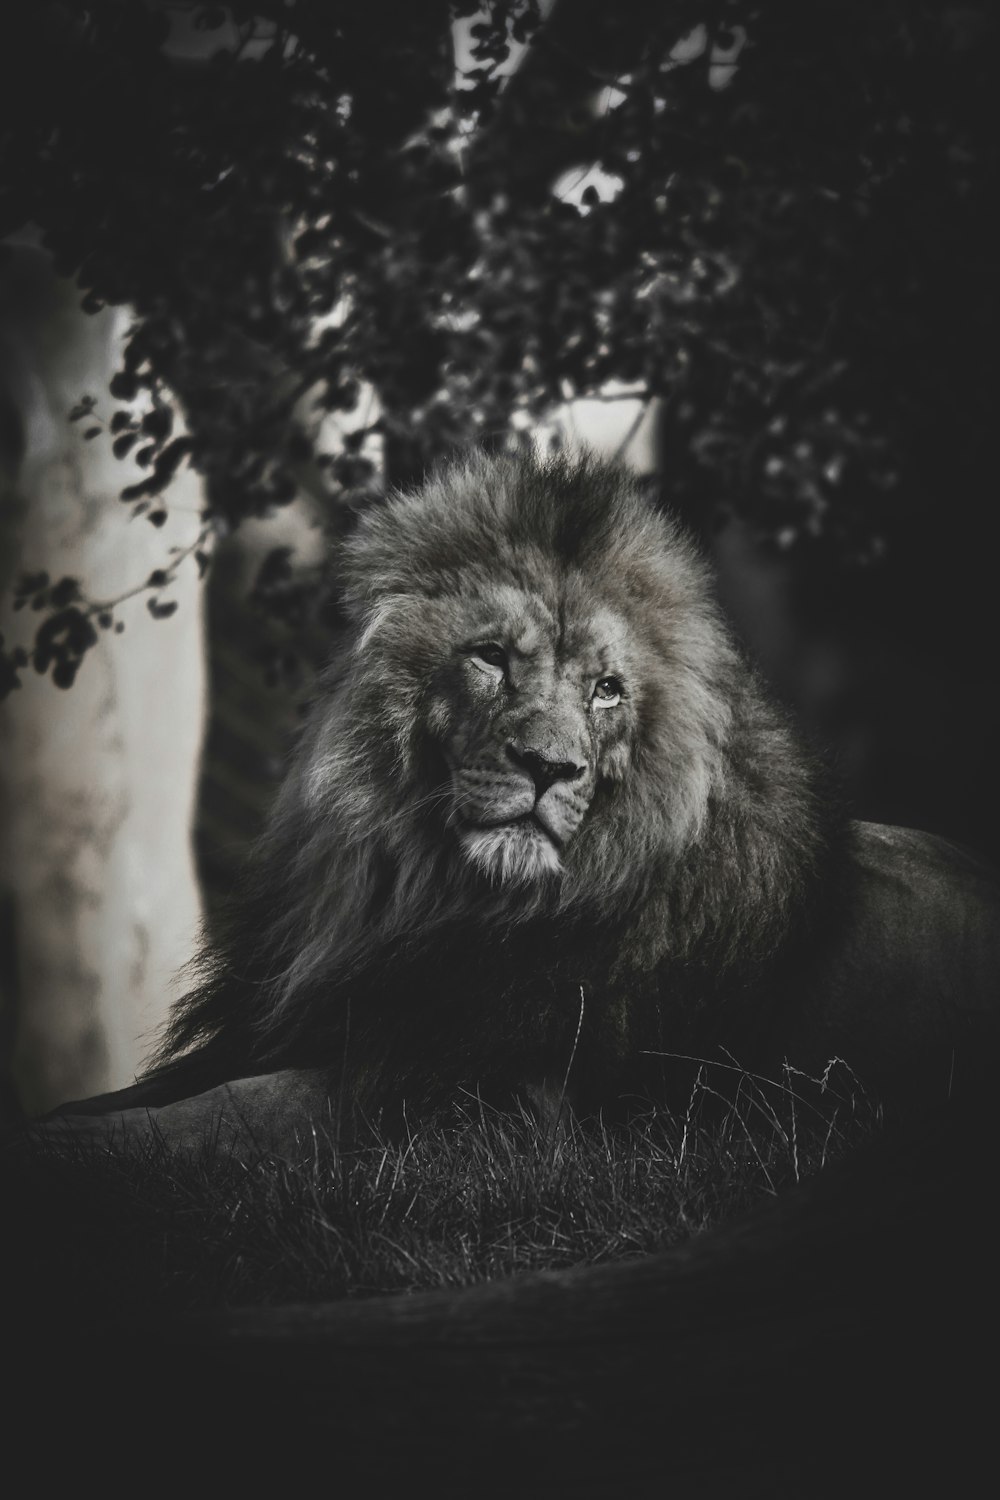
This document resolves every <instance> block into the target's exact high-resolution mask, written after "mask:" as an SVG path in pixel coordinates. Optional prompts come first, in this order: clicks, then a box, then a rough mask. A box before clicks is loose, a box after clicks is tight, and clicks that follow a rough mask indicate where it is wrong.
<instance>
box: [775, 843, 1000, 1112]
mask: <svg viewBox="0 0 1000 1500" xmlns="http://www.w3.org/2000/svg"><path fill="white" fill-rule="evenodd" d="M852 832H853V840H852V847H851V851H850V859H849V868H848V871H847V878H846V880H845V881H844V882H843V889H842V894H841V896H840V898H839V907H838V909H837V910H833V911H831V912H830V913H829V914H828V921H827V922H826V924H825V927H824V929H823V936H822V937H821V938H820V939H819V941H818V942H817V944H816V945H815V947H814V948H813V950H812V951H811V952H810V953H809V954H808V955H807V957H806V962H805V964H804V965H803V966H802V968H801V969H800V970H799V971H798V972H797V973H796V974H795V975H794V976H793V977H792V979H791V980H790V982H789V984H788V993H787V997H786V1005H785V1009H784V1013H783V1018H782V1022H781V1026H780V1030H781V1036H780V1038H779V1040H780V1042H781V1044H782V1046H783V1048H784V1051H785V1053H786V1055H787V1056H788V1057H789V1059H790V1060H791V1061H792V1062H794V1063H795V1064H796V1065H798V1066H802V1067H804V1068H806V1069H809V1068H813V1067H822V1066H823V1064H824V1063H825V1062H826V1061H827V1060H828V1059H829V1058H831V1057H834V1056H838V1057H842V1058H844V1059H846V1060H847V1061H848V1063H850V1064H851V1066H852V1067H854V1069H855V1071H856V1072H857V1073H858V1076H859V1078H860V1079H861V1081H862V1082H863V1083H864V1084H865V1085H866V1086H867V1087H869V1088H871V1089H872V1090H873V1091H874V1092H875V1093H877V1094H880V1095H884V1096H885V1097H886V1098H888V1099H889V1100H892V1101H897V1102H899V1103H901V1104H904V1105H905V1104H908V1103H914V1104H921V1105H922V1104H927V1103H933V1102H934V1101H935V1100H936V1099H944V1098H947V1097H949V1095H951V1094H954V1093H956V1092H964V1091H966V1090H967V1089H968V1088H970V1087H971V1086H973V1084H976V1085H978V1084H980V1083H982V1082H983V1081H984V1080H985V1079H987V1078H988V1077H989V1076H990V1075H991V1073H992V1075H993V1076H995V1069H996V1066H997V1064H998V1063H1000V878H998V876H997V873H996V871H995V870H994V869H993V868H992V867H991V866H990V865H989V864H988V863H987V862H986V861H985V860H983V859H981V858H980V857H979V856H978V855H976V854H974V853H973V852H972V851H970V850H968V849H966V848H963V847H962V846H960V845H958V844H954V843H951V842H950V841H949V840H947V839H943V838H940V837H937V836H936V835H934V834H929V833H923V832H919V831H917V830H914V829H909V828H897V827H890V826H886V825H882V824H875V823H856V824H854V825H853V829H852Z"/></svg>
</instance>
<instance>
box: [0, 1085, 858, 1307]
mask: <svg viewBox="0 0 1000 1500" xmlns="http://www.w3.org/2000/svg"><path fill="white" fill-rule="evenodd" d="M716 1066H717V1065H716ZM727 1071H728V1072H730V1073H731V1075H732V1076H731V1079H730V1081H729V1083H728V1084H727V1088H726V1092H725V1095H723V1093H722V1092H721V1090H720V1089H719V1088H718V1087H716V1086H715V1084H714V1083H713V1081H712V1080H713V1078H715V1079H717V1078H718V1075H717V1074H714V1073H713V1074H709V1072H708V1071H707V1070H702V1071H700V1072H699V1075H698V1079H697V1082H696V1084H695V1087H694V1089H693V1090H692V1093H691V1097H690V1099H689V1101H688V1105H687V1108H686V1109H685V1110H684V1111H682V1112H676V1113H667V1112H664V1111H649V1112H647V1113H644V1114H639V1115H637V1116H635V1117H634V1118H633V1119H632V1120H631V1121H630V1122H629V1123H628V1124H622V1125H615V1126H611V1125H609V1124H605V1123H602V1122H601V1121H600V1120H598V1121H591V1122H586V1123H583V1124H581V1123H579V1122H577V1121H574V1120H572V1119H571V1120H569V1121H568V1122H564V1123H563V1125H562V1126H561V1127H560V1128H559V1130H558V1131H556V1132H553V1131H552V1130H546V1129H545V1128H543V1127H542V1126H541V1125H539V1123H538V1122H537V1121H536V1120H535V1118H534V1117H533V1116H532V1115H529V1114H527V1113H524V1112H521V1113H513V1114H511V1113H500V1112H497V1111H493V1110H487V1109H486V1108H484V1107H483V1106H482V1105H481V1104H480V1103H479V1102H478V1101H477V1100H475V1099H469V1100H467V1101H466V1104H465V1106H464V1107H463V1108H461V1109H460V1110H458V1111H457V1112H456V1116H455V1118H454V1119H452V1120H450V1121H449V1122H448V1123H435V1124H427V1125H423V1126H420V1127H414V1128H413V1129H412V1130H411V1131H410V1132H409V1133H408V1134H407V1136H406V1138H405V1139H404V1140H401V1141H390V1140H387V1139H383V1138H382V1137H381V1136H380V1135H379V1132H378V1131H377V1129H373V1130H372V1131H371V1134H370V1138H369V1139H366V1141H365V1142H364V1143H363V1144H361V1145H359V1146H357V1147H356V1148H355V1149H353V1150H352V1151H350V1152H338V1151H337V1150H336V1149H334V1148H333V1147H332V1146H331V1145H330V1143H329V1142H328V1141H326V1140H324V1139H323V1138H321V1137H319V1136H317V1138H316V1140H315V1141H314V1143H313V1149H312V1151H311V1153H310V1154H309V1156H308V1159H306V1160H304V1161H300V1162H296V1163H292V1162H289V1161H287V1160H283V1159H281V1158H278V1157H275V1156H272V1155H266V1154H265V1155H261V1156H260V1157H258V1158H257V1159H256V1160H252V1161H240V1160H237V1159H235V1158H233V1157H227V1156H225V1155H224V1154H222V1153H220V1152H212V1151H208V1150H206V1151H205V1152H203V1153H201V1154H200V1155H197V1156H192V1155H190V1154H181V1153H178V1152H174V1151H171V1150H169V1149H168V1148H167V1146H166V1145H165V1144H164V1143H163V1142H162V1141H157V1140H153V1141H152V1142H149V1143H147V1144H145V1145H143V1146H141V1147H134V1146H133V1147H131V1148H129V1149H127V1150H121V1149H119V1150H116V1151H109V1150H104V1151H101V1152H95V1151H94V1149H93V1148H83V1147H79V1146H74V1145H73V1144H72V1143H70V1144H69V1145H66V1144H60V1145H58V1146H56V1145H49V1144H46V1145H44V1146H42V1147H40V1148H38V1149H37V1150H33V1151H32V1152H31V1154H30V1157H28V1158H26V1159H24V1160H22V1161H20V1162H19V1163H18V1165H17V1169H16V1170H15V1172H14V1174H13V1176H14V1181H13V1182H12V1183H9V1184H8V1185H7V1196H8V1200H10V1197H11V1194H13V1204H12V1205H11V1204H10V1201H9V1204H8V1206H9V1207H11V1206H12V1207H13V1212H12V1214H11V1217H10V1218H9V1219H8V1223H12V1224H14V1225H16V1226H17V1232H16V1233H15V1236H14V1239H15V1242H16V1243H17V1244H19V1245H20V1247H21V1250H22V1252H23V1255H22V1261H23V1263H22V1265H21V1266H20V1267H19V1270H18V1277H19V1281H18V1283H17V1284H19V1285H20V1286H21V1288H22V1293H23V1296H24V1297H25V1298H27V1299H28V1301H29V1302H31V1303H33V1304H34V1306H35V1308H36V1309H37V1308H39V1307H43V1306H44V1308H45V1309H46V1313H47V1316H50V1317H52V1318H55V1319H58V1320H60V1321H62V1322H65V1321H66V1320H67V1319H69V1320H71V1321H72V1320H74V1319H81V1318H82V1319H85V1320H87V1321H89V1322H91V1323H92V1322H94V1321H98V1322H99V1321H101V1320H102V1319H110V1320H112V1321H121V1320H123V1319H124V1320H128V1319H130V1318H133V1317H140V1318H141V1317H144V1316H146V1315H162V1314H164V1313H167V1314H174V1313H184V1312H193V1311H197V1310H200V1309H204V1308H211V1307H218V1306H223V1305H226V1306H237V1305H248V1304H257V1305H261V1304H278V1303H282V1302H290V1301H296V1302H303V1301H305V1302H308V1301H320V1300H322V1301H328V1300H332V1299H336V1298H342V1297H367V1296H372V1295H376V1294H383V1293H392V1292H396V1293H398V1292H408V1291H415V1290H425V1289H431V1288H441V1287H461V1286H468V1285H471V1284H474V1283H476V1282H481V1281H486V1280H490V1279H497V1278H502V1277H508V1276H511V1275H514V1274H516V1273H518V1272H524V1271H537V1270H557V1269H563V1268H566V1267H570V1266H577V1265H583V1264H594V1263H596V1262H600V1261H607V1260H611V1259H620V1258H623V1257H628V1256H637V1255H641V1254H644V1253H647V1252H650V1251H655V1250H660V1249H664V1248H667V1247H669V1246H673V1245H676V1244H679V1243H680V1242H682V1241H684V1240H686V1239H688V1238H690V1237H691V1236H692V1235H695V1234H699V1233H701V1232H702V1231H704V1230H706V1229H709V1228H711V1227H713V1226H714V1225H716V1224H719V1223H721V1222H723V1221H724V1220H726V1219H728V1218H732V1217H734V1216H737V1215H740V1214H742V1213H744V1212H746V1211H747V1210H749V1209H750V1208H752V1207H753V1206H754V1205H755V1204H757V1203H758V1202H760V1201H761V1200H762V1199H764V1198H766V1197H768V1196H771V1195H774V1194H776V1193H779V1192H781V1191H782V1190H783V1189H785V1188H787V1187H788V1186H790V1185H791V1184H793V1183H794V1182H796V1181H798V1180H800V1179H802V1178H804V1177H807V1176H810V1175H812V1174H814V1173H815V1172H817V1171H820V1170H822V1168H823V1167H824V1166H825V1165H826V1164H827V1163H828V1162H830V1161H831V1160H833V1159H835V1158H837V1157H839V1156H841V1155H843V1154H844V1152H845V1151H847V1150H848V1149H850V1148H852V1147H853V1146H856V1145H857V1144H859V1143H860V1142H861V1141H862V1140H863V1139H864V1138H866V1137H867V1136H869V1135H870V1134H871V1133H872V1132H873V1131H874V1130H875V1129H876V1128H877V1127H878V1123H879V1118H878V1111H877V1110H876V1109H875V1108H874V1107H873V1106H872V1104H871V1102H870V1101H869V1100H868V1099H867V1098H866V1097H865V1095H864V1094H863V1093H862V1092H861V1091H860V1090H858V1088H857V1086H856V1084H855V1082H854V1080H853V1078H852V1077H851V1076H850V1075H849V1074H848V1073H847V1072H846V1070H843V1068H842V1067H838V1068H831V1069H828V1070H827V1074H826V1075H825V1077H824V1079H823V1080H820V1081H817V1080H807V1079H805V1078H804V1077H803V1075H801V1074H795V1073H793V1072H792V1071H791V1070H787V1071H786V1073H785V1076H784V1078H783V1079H781V1080H780V1081H776V1082H769V1081H766V1080H763V1079H759V1078H756V1077H753V1076H751V1075H749V1074H746V1073H742V1072H740V1070H738V1069H732V1070H727ZM733 1081H735V1088H733V1086H732V1083H733Z"/></svg>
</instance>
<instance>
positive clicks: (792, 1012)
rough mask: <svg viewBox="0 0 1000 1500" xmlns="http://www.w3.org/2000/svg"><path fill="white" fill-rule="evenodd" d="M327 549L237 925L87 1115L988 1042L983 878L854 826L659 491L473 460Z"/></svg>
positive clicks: (984, 1047)
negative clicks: (303, 687) (300, 707)
mask: <svg viewBox="0 0 1000 1500" xmlns="http://www.w3.org/2000/svg"><path fill="white" fill-rule="evenodd" d="M336 567H337V569H338V585H339V590H340V596H341V598H342V600H343V604H344V609H345V611H346V616H347V620H348V625H347V628H346V630H345V632H344V636H343V639H342V640H341V641H340V643H339V646H338V649H337V650H336V653H335V655H334V656H333V659H332V660H331V661H330V663H329V665H328V666H327V668H326V669H325V671H324V672H323V673H322V675H321V676H320V678H319V680H318V683H317V685H316V692H315V701H314V704H313V707H312V710H311V713H310V715H309V717H308V720H307V722H306V725H305V728H304V731H303V733H302V735H301V738H300V740H299V742H298V745H297V748H296V749H295V752H294V755H293V757H292V760H291V764H290V767H289V770H288V773H287V776H286V778H285V780H284V783H283V785H282V787H281V790H280V793H279V795H278V797H277V801H276V806H275V808H274V811H273V814H272V816H271V819H270V822H269V825H268V827H267V829H266V832H265V833H264V835H263V837H262V839H261V841H260V843H259V846H258V847H257V848H256V850H255V852H254V854H253V857H252V859H251V861H250V863H249V865H248V868H247V870H246V873H245V876H244V878H243V881H242V883H241V886H240V889H239V890H238V892H237V893H236V896H235V899H234V902H233V907H232V912H231V915H230V918H229V921H228V925H227V927H226V930H225V932H224V934H223V936H222V938H221V940H220V941H219V942H218V943H217V944H216V945H215V946H214V947H213V948H212V949H211V951H209V952H208V953H207V954H206V955H205V956H204V958H203V959H202V960H201V966H200V971H199V977H198V982H197V984H196V985H195V987H194V988H193V989H192V990H191V991H190V992H189V993H188V994H187V996H186V997H185V998H184V999H183V1000H182V1001H181V1002H180V1003H179V1004H178V1005H177V1007H176V1008H175V1010H174V1012H173V1014H172V1016H171V1019H170V1021H169V1023H168V1027H167V1030H166V1033H165V1036H164V1038H163V1043H162V1047H161V1050H160V1053H159V1055H158V1057H157V1060H156V1062H155V1064H154V1066H153V1067H152V1069H151V1070H150V1072H149V1073H148V1074H147V1075H146V1076H145V1077H144V1078H142V1079H140V1080H139V1082H138V1083H137V1084H136V1085H135V1086H133V1087H132V1088H131V1089H126V1090H123V1091H120V1092H118V1093H117V1094H114V1095H105V1096H102V1097H101V1098H100V1099H98V1100H94V1101H88V1102H85V1103H83V1104H77V1105H70V1106H64V1107H63V1110H62V1111H61V1112H59V1116H58V1118H59V1120H61V1122H62V1124H63V1125H64V1126H65V1125H67V1123H68V1124H70V1125H72V1124H74V1122H75V1125H76V1126H77V1127H79V1128H81V1129H84V1128H87V1122H88V1119H89V1128H91V1129H94V1130H96V1129H100V1128H101V1127H102V1126H103V1125H106V1124H107V1123H108V1122H110V1121H114V1122H117V1124H118V1125H124V1126H126V1127H127V1126H129V1125H131V1126H133V1127H134V1128H137V1129H138V1128H140V1127H143V1128H149V1126H150V1125H151V1124H155V1125H156V1127H157V1128H158V1129H159V1130H161V1131H165V1132H166V1133H167V1134H168V1135H172V1136H174V1137H176V1138H178V1139H185V1140H189V1139H193V1138H195V1137H196V1136H197V1135H198V1134H199V1133H204V1131H205V1129H206V1128H207V1127H206V1122H207V1121H209V1120H214V1121H216V1122H217V1121H218V1120H219V1118H220V1117H222V1116H224V1115H226V1113H227V1111H228V1118H230V1119H231V1120H237V1121H238V1122H239V1125H240V1127H241V1128H245V1129H246V1130H247V1131H248V1132H249V1133H250V1134H252V1135H253V1136H254V1139H257V1140H262V1139H263V1140H275V1139H278V1138H279V1137H280V1136H281V1134H282V1131H283V1130H284V1131H285V1133H286V1135H287V1133H288V1132H292V1133H295V1132H301V1130H303V1129H308V1128H309V1127H310V1125H311V1124H314V1123H315V1122H316V1120H317V1119H323V1118H325V1119H327V1120H329V1119H330V1118H332V1117H334V1116H335V1118H336V1120H337V1122H338V1124H342V1123H343V1120H344V1119H345V1118H347V1117H348V1116H349V1117H350V1118H352V1119H357V1118H368V1117H375V1116H378V1117H379V1118H382V1119H384V1120H391V1119H393V1118H395V1119H401V1118H403V1117H404V1116H405V1117H406V1118H408V1119H412V1118H416V1117H418V1116H420V1115H422V1114H424V1113H430V1112H435V1111H440V1110H442V1109H447V1108H448V1107H449V1106H450V1105H451V1104H453V1103H454V1102H455V1101H456V1100H459V1099H470V1098H471V1099H478V1100H485V1101H489V1102H497V1101H498V1102H500V1103H502V1102H503V1101H510V1100H512V1099H513V1100H517V1099H521V1100H527V1101H529V1102H530V1103H531V1104H532V1106H533V1107H535V1108H537V1109H539V1110H540V1111H541V1112H542V1113H543V1114H544V1113H546V1111H547V1112H548V1113H549V1114H552V1113H553V1112H556V1113H558V1112H559V1111H561V1110H562V1108H563V1107H564V1103H565V1104H568V1105H569V1106H570V1107H572V1109H573V1110H575V1111H576V1112H578V1113H579V1114H587V1113H593V1112H596V1111H602V1112H612V1113H613V1112H615V1111H616V1110H627V1109H629V1108H631V1107H635V1106H636V1105H637V1104H638V1103H640V1102H641V1103H642V1104H644V1105H645V1104H648V1103H650V1102H652V1103H654V1104H656V1103H660V1102H662V1103H667V1104H670V1103H676V1102H677V1101H678V1100H680V1099H682V1098H683V1096H684V1091H685V1090H687V1089H689V1088H690V1083H691V1067H692V1066H694V1064H692V1063H689V1062H688V1061H687V1060H688V1059H697V1060H702V1059H713V1058H714V1059H718V1060H720V1061H721V1062H722V1063H723V1064H725V1065H727V1066H728V1065H732V1066H733V1069H734V1072H735V1073H738V1071H739V1070H740V1069H749V1070H756V1071H760V1072H762V1073H764V1074H774V1073H775V1071H776V1070H780V1069H781V1068H782V1067H791V1068H793V1069H795V1070H798V1071H800V1072H801V1073H802V1074H804V1075H806V1074H808V1075H810V1076H815V1077H817V1078H822V1077H824V1076H825V1074H824V1072H823V1070H824V1068H825V1067H826V1065H827V1064H828V1063H829V1062H830V1060H831V1059H834V1058H837V1059H841V1060H843V1061H844V1062H845V1063H846V1064H847V1065H848V1067H849V1068H850V1069H851V1070H852V1071H853V1074H854V1075H855V1076H856V1078H857V1079H858V1080H859V1082H860V1085H861V1086H862V1087H864V1088H865V1089H866V1090H869V1091H870V1092H872V1093H873V1094H874V1095H875V1096H877V1097H878V1098H879V1099H880V1100H884V1101H885V1104H886V1107H887V1108H889V1109H894V1108H899V1109H901V1110H905V1109H907V1108H909V1107H911V1106H912V1105H914V1104H916V1103H922V1102H925V1101H929V1100H932V1099H936V1098H938V1097H944V1096H945V1095H946V1094H947V1093H948V1092H950V1091H954V1089H955V1088H956V1087H959V1086H961V1087H966V1086H970V1087H971V1086H972V1080H973V1077H974V1075H976V1074H977V1073H978V1072H980V1071H981V1070H982V1068H983V1066H984V1060H985V1059H986V1058H987V1057H988V1056H989V1057H995V1056H996V1041H997V1003H996V1002H997V995H998V984H997V976H998V974H1000V952H998V924H997V921H996V916H997V912H998V900H997V885H996V882H995V880H994V878H993V876H992V873H991V872H990V871H989V870H988V869H987V868H986V867H985V866H983V865H982V864H981V863H980V862H979V861H978V860H977V859H976V858H975V857H974V856H973V855H971V854H969V853H967V852H966V851H963V850H961V849H959V848H957V847H956V846H954V845H951V844H949V843H947V842H946V841H944V840H942V839H939V838H936V837H932V836H931V835H929V834H922V833H918V832H914V831H909V830H902V829H891V828H883V827H879V826H875V825H871V824H858V823H852V822H851V821H850V820H849V819H848V817H847V815H846V813H845V811H844V810H843V808H842V806H841V804H840V800H839V798H838V797H837V796H836V795H835V793H834V791H833V790H832V788H831V783H830V778H829V776H828V773H827V772H826V770H825V769H824V766H823V764H822V763H821V761H820V760H819V759H818V758H817V757H816V756H815V755H814V754H812V753H811V752H810V751H808V750H807V749H806V748H805V747H804V746H803V744H802V742H801V741H800V739H799V737H798V735H797V734H796V732H795V730H794V729H793V727H792V725H791V723H790V722H789V720H788V717H787V716H786V714H785V713H784V712H783V711H782V710H781V709H780V708H779V707H778V706H777V704H776V703H775V702H774V701H772V699H771V698H770V697H769V695H768V693H767V691H766V690H765V688H764V686H763V684H762V682H761V680H760V678H759V676H758V673H757V672H756V670H755V669H754V667H753V666H752V665H751V664H750V662H749V661H748V660H747V658H746V656H745V655H744V654H743V652H742V651H741V650H740V649H739V648H738V646H737V645H736V643H735V641H734V639H733V636H732V634H731V632H730V630H729V628H728V626H727V625H726V623H725V621H724V620H723V618H722V615H721V614H720V611H719V609H718V607H717V605H716V603H715V600H714V596H713V588H712V578H711V571H710V568H709V566H708V564H707V562H706V560H705V559H704V558H703V557H702V556H701V554H700V553H699V551H698V549H697V547H696V545H695V544H694V542H693V541H692V540H691V538H690V537H689V536H688V535H687V534H686V533H685V531H684V530H683V528H682V527H681V526H680V524H679V523H678V522H677V521H676V520H675V519H673V518H672V517H671V516H670V515H668V514H666V513H665V511H664V510H663V509H662V508H661V507H659V506H658V505H657V504H656V503H654V500H653V499H652V498H651V496H650V494H649V493H648V490H647V487H646V486H644V484H643V483H642V482H641V481H640V480H639V479H638V478H637V477H636V476H635V475H633V474H632V473H630V472H629V471H628V470H626V469H625V468H623V467H621V466H620V465H617V464H615V463H611V462H607V461H604V460H601V459H598V458H597V457H595V456H594V455H592V454H585V455H583V456H581V457H576V458H569V457H564V456H561V457H550V458H546V459H543V458H540V457H538V456H531V455H526V454H520V455H517V456H512V455H505V456H487V455H484V454H475V455H473V456H471V457H470V456H466V457H463V458H461V459H458V460H453V461H451V462H449V463H447V464H445V465H443V466H442V467H440V468H439V469H438V470H437V471H435V472H434V473H433V474H432V475H431V476H430V477H429V478H427V479H426V481H425V482H424V483H422V484H421V485H420V486H419V487H417V488H415V489H413V490H411V491H409V492H405V493H397V494H394V495H392V496H391V497H389V498H388V499H387V501H386V502H385V503H384V504H382V505H380V506H379V507H377V508H373V509H372V510H370V511H369V512H368V513H366V514H365V515H364V516H363V517H362V518H361V520H360V522H359V524H358V526H357V528H356V530H355V532H354V534H353V536H352V537H351V538H350V539H349V540H347V541H346V542H345V543H344V544H343V549H342V554H341V555H340V557H339V558H338V559H337V561H336Z"/></svg>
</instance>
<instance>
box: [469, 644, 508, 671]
mask: <svg viewBox="0 0 1000 1500" xmlns="http://www.w3.org/2000/svg"><path fill="white" fill-rule="evenodd" d="M469 657H470V659H471V661H472V664H473V666H475V667H478V668H479V670H480V671H481V672H488V673H489V675H490V676H491V677H496V678H497V679H498V680H499V679H500V678H501V677H503V676H505V675H506V672H507V653H506V651H505V650H504V649H503V647H502V646H498V645H497V643H496V641H483V643H482V645H480V646H473V647H472V649H471V651H470V652H469Z"/></svg>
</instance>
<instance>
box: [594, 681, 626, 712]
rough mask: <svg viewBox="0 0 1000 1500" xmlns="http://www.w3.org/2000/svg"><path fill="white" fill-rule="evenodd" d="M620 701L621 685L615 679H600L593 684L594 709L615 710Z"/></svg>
mask: <svg viewBox="0 0 1000 1500" xmlns="http://www.w3.org/2000/svg"><path fill="white" fill-rule="evenodd" d="M621 701H622V685H621V683H620V682H619V681H618V678H617V677H602V678H600V680H599V681H598V682H596V683H595V684H594V696H593V704H594V707H595V708H616V707H617V706H618V704H619V703H620V702H621Z"/></svg>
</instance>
